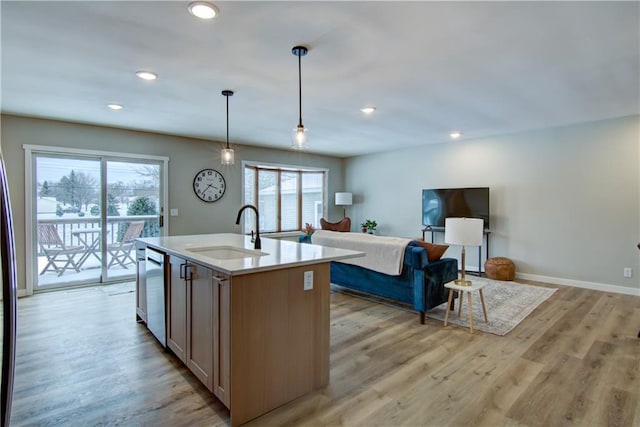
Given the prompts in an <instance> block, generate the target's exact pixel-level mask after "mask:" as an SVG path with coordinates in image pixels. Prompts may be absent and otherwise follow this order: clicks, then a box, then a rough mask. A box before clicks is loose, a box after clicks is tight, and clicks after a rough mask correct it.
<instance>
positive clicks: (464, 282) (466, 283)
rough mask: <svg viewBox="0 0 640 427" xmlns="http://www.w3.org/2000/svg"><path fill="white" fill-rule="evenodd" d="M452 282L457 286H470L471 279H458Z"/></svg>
mask: <svg viewBox="0 0 640 427" xmlns="http://www.w3.org/2000/svg"><path fill="white" fill-rule="evenodd" d="M454 283H455V284H456V285H458V286H471V280H465V279H458V280H456V281H455V282H454Z"/></svg>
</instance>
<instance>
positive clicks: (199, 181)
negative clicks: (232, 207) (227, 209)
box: [193, 169, 227, 203]
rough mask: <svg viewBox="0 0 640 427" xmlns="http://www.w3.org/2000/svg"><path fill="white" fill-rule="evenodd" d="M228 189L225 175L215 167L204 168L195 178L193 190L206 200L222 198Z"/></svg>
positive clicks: (201, 198) (211, 200)
mask: <svg viewBox="0 0 640 427" xmlns="http://www.w3.org/2000/svg"><path fill="white" fill-rule="evenodd" d="M226 189H227V185H226V183H225V181H224V177H223V176H222V174H221V173H220V172H218V171H217V170H215V169H203V170H201V171H200V172H198V173H197V174H196V176H195V177H194V178H193V191H194V192H195V193H196V196H198V198H199V199H200V200H202V201H204V202H207V203H212V202H215V201H218V200H220V198H221V197H222V196H223V195H224V192H225V190H226Z"/></svg>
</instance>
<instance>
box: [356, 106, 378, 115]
mask: <svg viewBox="0 0 640 427" xmlns="http://www.w3.org/2000/svg"><path fill="white" fill-rule="evenodd" d="M360 111H362V112H363V113H365V114H371V113H373V112H374V111H376V107H363V108H361V109H360Z"/></svg>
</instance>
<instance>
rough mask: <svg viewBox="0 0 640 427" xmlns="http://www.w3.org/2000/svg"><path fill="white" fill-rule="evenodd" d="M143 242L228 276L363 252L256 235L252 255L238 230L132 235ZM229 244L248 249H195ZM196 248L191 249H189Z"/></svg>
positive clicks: (325, 260) (249, 244)
mask: <svg viewBox="0 0 640 427" xmlns="http://www.w3.org/2000/svg"><path fill="white" fill-rule="evenodd" d="M136 240H137V241H140V242H142V243H145V244H146V245H147V246H150V247H152V248H155V249H159V250H161V251H163V252H166V253H168V254H170V255H178V256H181V257H184V258H187V259H189V260H191V261H193V262H196V263H198V264H202V265H204V266H206V267H210V268H214V269H216V270H220V271H222V272H224V273H227V274H230V275H232V276H237V275H241V274H249V273H256V272H258V271H268V270H277V269H280V268H283V267H284V268H290V267H297V266H301V265H311V264H320V263H323V262H329V261H336V260H341V259H347V258H356V257H361V256H364V255H365V253H364V252H357V251H352V250H347V249H338V248H330V247H325V246H318V245H312V244H307V243H297V242H292V241H288V240H279V239H269V238H264V237H260V240H261V242H262V249H260V251H261V252H262V253H263V254H262V255H260V256H258V255H253V254H251V253H250V252H251V251H253V243H251V238H250V237H249V236H244V235H242V234H231V233H225V234H197V235H191V236H163V237H145V238H140V239H136ZM209 247H230V248H241V249H245V250H248V253H247V255H246V256H244V257H242V258H232V259H218V258H214V257H212V256H207V255H206V254H204V253H199V252H197V250H198V249H201V248H209ZM194 249H195V250H196V251H193V250H194Z"/></svg>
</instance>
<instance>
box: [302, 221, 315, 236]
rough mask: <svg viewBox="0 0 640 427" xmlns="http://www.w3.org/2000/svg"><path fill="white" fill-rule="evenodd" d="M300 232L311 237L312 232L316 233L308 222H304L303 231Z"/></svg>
mask: <svg viewBox="0 0 640 427" xmlns="http://www.w3.org/2000/svg"><path fill="white" fill-rule="evenodd" d="M302 231H304V234H306V235H307V236H311V235H312V234H313V232H314V231H316V230H315V228H314V227H313V225H311V224H309V223H308V222H306V223H305V224H304V229H303V230H302Z"/></svg>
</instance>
